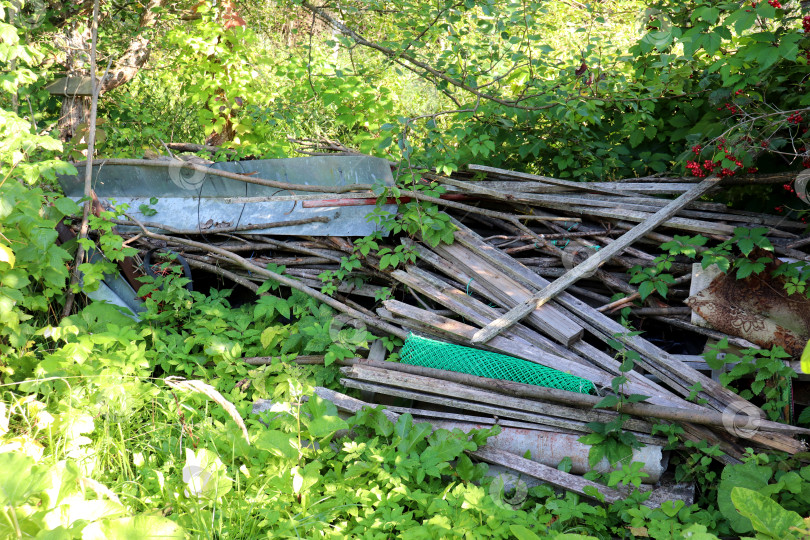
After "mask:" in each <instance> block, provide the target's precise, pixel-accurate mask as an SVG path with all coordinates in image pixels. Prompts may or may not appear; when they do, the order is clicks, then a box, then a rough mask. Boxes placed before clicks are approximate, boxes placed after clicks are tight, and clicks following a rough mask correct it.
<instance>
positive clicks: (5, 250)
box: [0, 244, 16, 268]
mask: <svg viewBox="0 0 810 540" xmlns="http://www.w3.org/2000/svg"><path fill="white" fill-rule="evenodd" d="M0 262H4V263H6V264H8V265H9V266H10V267H12V268H14V263H15V262H16V259H15V258H14V252H13V251H11V248H10V247H8V246H5V245H3V244H0Z"/></svg>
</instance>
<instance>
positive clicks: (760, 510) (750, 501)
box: [731, 486, 804, 540]
mask: <svg viewBox="0 0 810 540" xmlns="http://www.w3.org/2000/svg"><path fill="white" fill-rule="evenodd" d="M731 501H732V502H733V503H734V507H735V508H736V509H737V511H738V512H739V513H740V514H741V515H743V516H745V517H747V518H748V519H750V520H751V523H752V525H753V527H754V529H755V530H756V531H757V532H758V533H761V534H764V535H766V536H767V537H768V538H774V539H776V540H782V539H783V538H785V537H786V536H787V534H788V531H790V528H791V527H801V526H802V525H804V520H802V517H801V516H800V515H799V514H797V513H796V512H793V511H790V510H785V509H784V508H782V506H781V505H780V504H779V503H777V502H776V501H774V500H773V499H771V498H770V497H768V496H767V495H763V494H761V493H759V492H757V491H754V490H752V489H747V488H744V487H739V486H738V487H735V488H733V489H732V490H731Z"/></svg>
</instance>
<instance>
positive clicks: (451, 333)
mask: <svg viewBox="0 0 810 540" xmlns="http://www.w3.org/2000/svg"><path fill="white" fill-rule="evenodd" d="M214 174H216V172H214ZM235 177H239V175H236V174H231V176H229V178H235ZM243 179H244V181H245V182H247V183H261V182H262V180H261V179H259V178H256V177H253V176H245V177H244V178H243ZM760 180H761V181H766V182H774V181H776V182H783V181H784V179H781V178H776V177H775V178H765V179H764V180H763V179H760ZM729 181H731V182H742V181H744V180H740V179H731V180H729V179H725V180H721V179H719V178H716V177H710V178H706V179H703V180H699V179H690V178H677V179H673V178H662V177H659V178H640V179H631V180H628V181H620V182H609V183H608V182H605V183H603V182H591V183H583V182H571V181H565V180H559V179H554V178H548V177H544V176H537V175H531V174H525V173H518V172H512V171H507V170H502V169H495V168H492V167H486V166H470V167H469V170H468V171H465V172H464V173H463V174H459V175H454V176H452V177H443V176H439V175H435V174H429V173H428V174H424V175H423V177H422V182H423V183H424V184H432V185H433V187H436V186H443V187H444V188H445V189H446V191H445V193H444V195H442V196H441V197H435V196H431V195H426V194H424V192H423V191H422V190H420V189H414V190H408V189H402V190H401V193H400V194H399V199H394V198H391V199H389V200H386V201H385V202H386V203H388V204H390V203H392V202H399V203H402V202H404V201H405V200H411V201H414V200H415V201H421V202H424V203H432V204H437V205H439V206H440V207H441V208H442V210H443V211H444V212H445V213H447V214H448V215H449V216H450V220H451V223H452V226H453V228H454V232H453V239H454V241H453V242H452V244H447V243H440V244H438V245H431V244H430V243H429V242H427V241H425V239H423V238H420V237H419V236H418V235H417V236H409V235H405V234H399V235H392V236H389V237H387V238H386V240H385V243H386V245H380V246H379V247H380V248H384V247H387V248H389V249H391V250H393V249H395V248H397V247H398V246H400V245H401V246H404V247H405V250H406V252H407V253H411V254H413V261H414V262H408V263H405V264H400V265H398V266H397V267H396V268H392V267H390V266H388V265H381V260H380V259H379V258H378V257H377V256H375V255H374V252H371V253H369V254H367V255H365V256H360V257H359V263H358V264H359V266H358V265H355V267H353V268H351V269H350V270H351V271H350V273H349V274H348V275H347V277H346V278H345V279H344V280H343V281H342V282H340V283H336V284H334V285H335V286H336V291H335V292H334V293H332V294H329V295H327V294H324V293H323V292H321V290H320V289H321V287H322V286H323V285H324V282H323V276H324V272H328V271H335V270H338V269H340V268H341V262H342V261H345V258H346V257H348V256H350V255H352V254H355V253H357V252H356V250H355V245H354V244H353V242H352V240H353V239H352V238H346V237H336V236H323V235H318V236H316V235H307V234H305V233H304V232H302V233H300V234H298V235H296V236H290V235H287V236H278V235H273V234H270V233H264V234H255V233H254V232H253V231H251V230H250V228H249V227H250V224H245V225H244V226H243V228H242V229H240V228H239V227H235V228H234V227H232V228H228V229H227V230H224V229H223V230H214V231H206V232H205V234H202V232H201V233H200V234H191V233H193V231H182V232H183V233H184V234H173V233H171V232H170V231H168V232H167V231H166V229H163V232H156V231H157V230H159V229H160V227H155V226H153V225H154V224H149V225H150V226H146V224H143V223H141V222H140V221H139V220H137V219H134V218H131V217H130V218H129V221H125V222H121V223H122V224H125V225H130V226H137V227H139V230H138V231H137V234H136V233H128V234H127V235H126V236H129V237H130V238H133V237H134V236H137V238H136V239H135V240H133V241H132V245H136V246H139V247H141V248H142V249H144V250H147V249H152V248H156V247H157V248H167V247H168V248H170V249H171V250H173V251H174V252H177V253H181V254H182V255H183V256H184V257H185V259H186V260H187V261H188V263H189V265H190V266H191V267H192V268H194V269H198V270H204V271H208V272H212V273H216V274H218V275H219V276H222V277H224V278H226V279H229V280H232V281H234V282H236V283H239V284H241V285H243V286H245V287H247V288H248V289H251V290H253V291H254V292H255V291H256V290H257V287H258V284H259V283H261V282H262V281H263V280H265V279H268V278H272V279H275V280H277V281H279V282H280V283H281V284H282V285H283V286H285V287H290V288H292V289H297V290H299V291H303V292H305V293H307V294H310V295H311V296H313V297H314V298H317V299H318V300H320V301H322V302H325V303H326V304H328V305H330V306H332V307H333V308H335V309H336V310H338V311H340V312H342V313H343V314H344V316H345V317H346V318H348V319H352V320H353V321H354V322H355V323H356V324H363V325H365V326H366V327H367V328H368V329H369V330H370V331H371V332H372V333H374V334H376V335H378V336H383V335H392V336H396V337H399V338H402V339H405V338H407V336H408V335H409V334H410V333H414V334H418V335H421V336H427V337H432V338H435V339H439V340H442V341H445V342H448V343H455V344H460V345H465V346H469V347H476V348H479V349H482V350H486V351H493V352H497V353H501V354H505V355H509V356H513V357H516V358H521V359H524V360H526V361H529V362H534V363H538V364H542V365H544V366H548V367H552V368H555V369H558V370H561V371H564V372H567V373H571V374H574V375H577V376H580V377H583V378H586V379H588V380H590V381H592V382H593V383H594V384H595V385H596V386H597V388H598V389H599V393H600V394H602V395H607V394H611V393H613V392H614V390H613V389H612V382H614V379H615V378H617V377H624V378H625V379H626V380H624V381H623V382H622V384H621V386H620V392H621V393H622V394H624V395H631V394H636V395H643V396H648V399H647V400H646V402H644V403H623V404H622V405H621V412H622V413H623V414H627V415H631V416H632V417H633V418H632V419H631V420H628V421H627V423H626V425H625V429H627V430H630V431H633V432H634V433H636V434H637V436H638V437H639V439H640V440H643V441H646V442H648V443H650V444H654V443H655V442H656V441H657V442H660V439H656V437H654V436H653V435H652V422H655V421H659V420H660V421H663V422H667V423H677V424H679V425H680V426H681V428H682V430H683V433H682V434H681V438H682V439H683V440H691V441H695V442H701V441H706V442H708V443H709V444H711V445H715V444H716V445H719V446H720V448H721V449H722V450H723V452H724V455H723V456H722V457H720V458H719V459H721V460H724V461H725V462H728V463H734V462H737V461H738V460H740V459H741V458H742V456H743V454H744V452H745V448H746V447H751V446H754V447H758V448H761V449H773V450H778V451H784V452H788V453H792V454H795V453H798V452H800V451H802V450H804V449H805V443H804V442H803V441H802V440H801V439H800V438H798V437H799V436H800V435H807V434H808V433H810V431H808V430H805V429H802V428H798V427H794V426H790V425H788V424H782V423H777V422H771V421H769V420H767V419H766V416H765V413H764V412H763V411H762V410H761V409H760V408H759V407H757V406H756V405H754V404H752V403H750V402H749V401H747V400H745V399H742V398H741V397H739V396H738V395H737V394H735V393H734V392H732V391H730V390H728V389H726V388H725V387H723V386H722V385H721V384H719V382H718V381H717V380H715V379H713V378H711V377H710V376H708V375H707V374H706V373H705V372H701V371H698V370H696V369H695V368H694V367H693V365H694V364H693V363H691V362H689V361H687V360H689V358H690V357H688V356H687V355H686V351H685V350H684V351H677V350H674V351H672V352H667V351H665V350H663V349H662V348H661V347H659V346H658V345H656V343H654V342H653V341H651V340H648V339H645V337H644V336H645V335H646V334H639V333H637V332H630V331H629V330H628V328H626V327H625V326H623V325H622V324H620V322H619V321H618V320H617V312H618V310H620V309H621V308H623V307H630V308H631V312H632V316H631V317H632V318H631V320H632V321H633V323H634V324H635V325H636V326H637V327H638V328H640V329H642V330H645V329H647V328H650V329H652V330H655V329H658V330H660V329H661V328H669V329H670V332H671V333H672V334H675V335H678V336H679V338H680V339H681V340H682V341H688V340H692V341H695V340H698V339H703V340H705V339H706V338H711V339H722V338H724V337H726V338H728V339H729V342H730V343H732V344H737V345H740V346H743V347H745V346H749V345H750V343H748V342H747V341H746V340H745V339H744V337H740V336H726V335H724V334H722V333H720V332H717V331H715V330H712V329H711V328H706V327H702V326H697V325H694V324H692V322H691V321H690V314H691V311H690V309H689V308H688V307H686V306H685V305H684V304H683V303H682V302H683V300H684V299H685V298H686V297H687V296H688V295H689V292H688V290H689V281H690V279H691V272H692V265H691V261H689V260H687V259H682V260H676V261H675V263H674V264H673V266H672V269H671V271H672V272H673V273H674V274H676V279H675V281H674V283H673V284H671V285H670V287H669V291H668V294H667V297H666V299H664V298H661V297H656V298H655V299H653V298H652V297H651V298H649V299H648V300H647V302H646V303H640V302H638V301H637V300H638V297H639V295H638V291H637V289H636V287H635V286H634V285H632V284H630V283H629V276H628V273H627V270H628V269H630V268H632V267H635V266H641V267H650V266H652V265H654V262H653V261H654V259H655V257H656V256H657V255H658V254H659V253H660V249H659V246H660V244H661V243H663V242H667V241H670V240H672V239H673V236H674V235H683V234H689V235H693V234H702V235H704V236H706V237H708V238H709V239H710V241H723V240H725V239H728V238H730V237H731V236H732V235H733V234H734V231H735V228H737V227H753V226H756V227H765V228H767V229H768V232H767V235H766V236H767V237H768V238H769V240H770V241H771V243H772V244H773V246H774V251H775V253H776V255H778V256H782V257H790V258H792V259H795V260H799V261H810V255H808V252H807V247H808V245H810V239H808V237H807V236H802V235H806V226H805V225H804V224H803V223H799V222H795V221H790V220H787V219H783V218H781V217H779V216H772V215H764V214H756V213H752V212H745V211H739V210H733V209H730V208H728V207H727V206H725V205H723V204H718V203H713V202H706V201H703V200H700V199H701V198H702V197H703V196H705V195H707V194H711V193H712V192H715V191H717V190H719V189H723V186H724V185H725V183H727V182H729ZM751 181H757V179H753V180H751ZM278 183H279V182H275V184H278ZM275 184H274V185H275ZM297 189H299V190H304V191H305V190H306V188H304V187H301V186H298V187H297ZM364 190H366V191H364ZM367 190H368V186H360V185H358V188H357V190H356V191H353V192H350V193H351V195H350V196H348V197H347V196H346V193H347V192H346V191H343V192H341V193H335V194H324V195H323V200H318V199H317V198H316V199H313V197H311V196H308V197H306V198H305V199H303V201H304V202H307V207H312V208H317V207H319V206H318V205H319V204H328V205H333V206H334V207H340V206H358V205H360V206H362V205H370V204H373V202H374V201H375V200H377V195H376V194H374V193H371V192H369V191H367ZM364 194H366V195H367V197H363V195H364ZM369 208H371V206H369ZM299 217H300V216H299ZM200 219H201V220H204V219H205V216H201V217H200ZM271 232H272V231H271ZM268 265H277V266H284V267H285V270H284V271H283V273H279V272H277V271H274V270H271V269H268ZM269 268H274V267H273V266H270V267H269ZM617 293H623V294H624V295H625V297H624V298H622V299H620V300H615V299H614V295H616V294H617ZM386 296H387V299H383V297H386ZM616 343H619V344H620V345H619V347H618V348H619V349H620V350H619V351H618V353H617V350H616V349H617V347H616ZM675 345H677V344H675ZM628 351H632V353H631V354H630V355H629V356H632V357H633V358H635V362H634V366H633V369H631V370H630V371H625V369H623V366H622V362H623V360H625V359H626V358H627V357H628ZM369 356H370V358H371V359H370V360H364V361H361V360H357V361H353V362H347V365H345V366H344V368H343V379H342V383H343V384H344V385H345V386H346V387H347V388H354V389H359V390H363V391H368V392H371V393H373V394H376V395H380V394H384V395H388V396H394V397H398V398H403V399H408V400H413V401H415V402H419V403H422V404H429V407H430V408H433V409H442V410H444V411H445V412H447V411H451V409H452V410H455V411H456V412H455V413H452V412H449V413H448V414H468V415H473V416H476V417H478V418H479V419H481V418H484V419H486V418H489V419H492V418H497V419H499V420H500V419H502V420H503V421H507V422H516V423H522V424H530V425H533V426H536V427H537V428H538V429H552V430H561V431H562V432H565V433H580V434H581V433H586V432H588V428H587V427H586V424H587V423H588V422H591V421H610V420H612V419H615V418H616V415H617V414H618V413H617V412H616V411H615V410H610V409H600V410H594V409H593V406H594V405H595V404H596V402H598V401H599V399H600V398H599V397H597V396H585V395H579V394H572V393H570V392H564V391H560V390H553V389H545V388H539V387H531V386H528V385H522V384H518V383H509V382H504V381H496V380H488V379H482V378H480V377H474V376H469V375H464V374H459V373H451V372H444V371H439V370H429V369H427V368H416V367H413V366H406V365H404V364H395V363H391V362H385V363H382V362H380V360H381V359H383V358H384V357H381V356H378V355H377V354H376V353H375V352H374V347H372V353H371V354H370V355H369ZM692 359H693V358H692ZM252 362H253V363H261V359H253V360H252ZM409 370H410V371H409ZM615 408H616V407H613V409H615ZM482 459H483V458H482Z"/></svg>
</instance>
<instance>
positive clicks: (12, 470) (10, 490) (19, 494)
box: [0, 452, 50, 506]
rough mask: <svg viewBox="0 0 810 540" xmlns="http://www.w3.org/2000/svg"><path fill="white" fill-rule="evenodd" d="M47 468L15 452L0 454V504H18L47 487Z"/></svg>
mask: <svg viewBox="0 0 810 540" xmlns="http://www.w3.org/2000/svg"><path fill="white" fill-rule="evenodd" d="M49 485H50V483H49V474H48V468H47V467H45V466H40V465H35V464H34V460H33V458H31V457H29V456H26V455H24V454H18V453H16V452H8V453H3V454H0V506H20V505H21V504H23V503H24V502H25V501H27V500H28V498H29V497H31V496H32V495H33V494H35V493H39V492H40V491H43V490H45V489H47V488H48V487H49Z"/></svg>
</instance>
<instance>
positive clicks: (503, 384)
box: [244, 357, 810, 435]
mask: <svg viewBox="0 0 810 540" xmlns="http://www.w3.org/2000/svg"><path fill="white" fill-rule="evenodd" d="M264 358H265V357H256V358H245V359H244V360H245V361H246V362H248V363H249V364H252V365H257V364H259V363H260V361H261V360H263V359H264ZM299 359H300V360H301V361H300V362H298V361H295V362H296V363H300V364H313V363H316V364H320V363H322V360H321V359H320V358H317V359H312V357H303V358H299ZM270 361H272V359H271V358H268V359H267V362H270ZM335 363H336V364H338V365H341V366H357V365H360V366H370V367H375V368H379V369H387V370H392V371H399V372H402V373H409V374H412V375H420V376H423V377H432V378H434V379H440V380H443V381H449V382H455V383H458V384H465V385H468V386H474V387H476V388H481V389H483V390H489V391H491V392H498V393H501V394H505V395H509V396H516V397H524V398H528V399H538V400H543V401H553V402H555V403H563V404H566V405H571V406H575V407H593V406H594V405H596V404H597V403H598V402H599V401H601V400H602V398H600V397H599V396H591V395H588V394H578V393H576V392H567V391H565V390H558V389H556V388H545V387H543V386H534V385H532V384H524V383H519V382H514V381H506V380H501V379H490V378H487V377H478V376H477V375H469V374H467V373H457V372H455V371H446V370H442V369H434V368H429V367H422V366H412V365H410V364H401V363H399V362H386V361H381V360H368V359H365V358H346V359H343V360H338V361H336V362H335ZM605 410H609V411H619V412H623V413H627V414H630V415H633V416H638V417H640V418H658V419H661V420H669V421H672V422H688V423H691V424H701V425H704V426H712V427H722V428H727V429H734V428H750V427H751V426H750V423H751V421H752V419H751V418H750V417H749V416H747V415H746V414H744V413H738V414H734V415H728V414H727V415H724V414H722V413H719V412H715V411H711V410H699V409H684V408H680V407H667V406H663V405H651V404H649V403H625V404H622V405H617V406H615V407H608V408H606V409H605ZM755 421H756V422H757V427H758V428H759V429H760V430H762V431H770V432H778V433H789V434H805V435H806V434H810V429H806V428H801V427H797V426H791V425H789V424H780V423H779V422H772V421H770V420H765V419H755Z"/></svg>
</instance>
